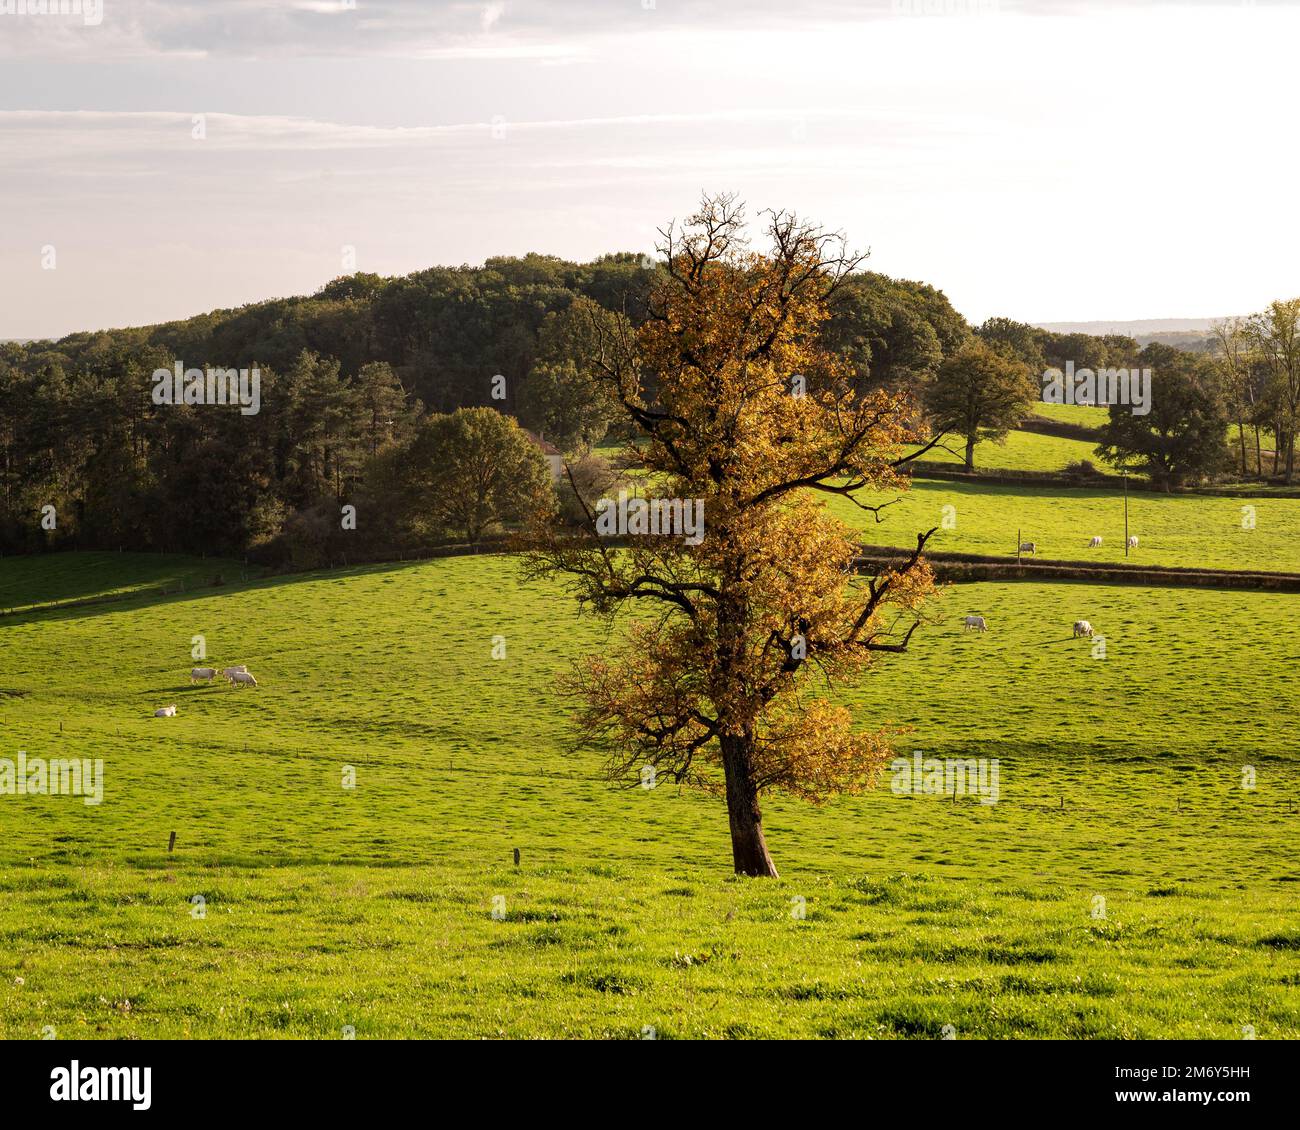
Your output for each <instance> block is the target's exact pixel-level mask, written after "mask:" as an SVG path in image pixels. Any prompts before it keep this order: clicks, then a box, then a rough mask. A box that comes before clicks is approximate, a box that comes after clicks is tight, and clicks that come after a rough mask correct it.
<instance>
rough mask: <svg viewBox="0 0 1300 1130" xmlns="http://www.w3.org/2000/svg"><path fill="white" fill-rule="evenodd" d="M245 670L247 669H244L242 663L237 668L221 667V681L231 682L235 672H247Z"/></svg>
mask: <svg viewBox="0 0 1300 1130" xmlns="http://www.w3.org/2000/svg"><path fill="white" fill-rule="evenodd" d="M247 670H248V668H247V667H245V666H244V665H243V664H242V663H241V664H240V665H239V666H238V667H223V668H222V669H221V677H222V678H223V679H227V680H230V681H232V682H233V681H234V675H235V672H236V671H247Z"/></svg>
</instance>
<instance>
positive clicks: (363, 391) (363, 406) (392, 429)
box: [353, 361, 418, 455]
mask: <svg viewBox="0 0 1300 1130" xmlns="http://www.w3.org/2000/svg"><path fill="white" fill-rule="evenodd" d="M353 396H354V403H355V405H356V407H357V409H358V412H359V418H358V420H357V425H358V430H359V432H360V436H361V443H362V447H363V448H364V450H365V452H366V454H368V455H374V454H375V452H377V451H378V450H379V449H380V448H381V447H384V446H385V445H387V444H389V443H394V442H397V441H399V440H401V439H402V438H405V437H407V436H409V435H410V433H411V431H412V429H413V428H414V417H415V415H416V414H417V413H418V408H417V407H414V406H408V404H407V401H406V390H405V389H404V388H403V387H402V382H401V381H399V380H398V379H397V376H396V374H394V372H393V367H392V366H391V365H389V364H388V362H387V361H372V362H370V363H369V364H367V365H362V366H361V370H360V372H358V373H357V377H356V380H355V381H354V382H353Z"/></svg>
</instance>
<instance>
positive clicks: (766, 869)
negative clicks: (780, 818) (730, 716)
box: [720, 735, 780, 879]
mask: <svg viewBox="0 0 1300 1130" xmlns="http://www.w3.org/2000/svg"><path fill="white" fill-rule="evenodd" d="M720 741H721V743H722V765H723V768H724V770H725V771H726V776H727V817H728V819H729V820H730V822H731V857H732V862H733V863H734V864H735V867H736V874H737V875H756V876H766V877H768V878H772V879H776V878H779V877H780V876H778V875H777V872H776V864H775V863H773V862H772V856H771V855H770V854H769V853H768V850H767V840H765V839H764V838H763V813H762V812H761V811H760V810H759V807H758V789H757V788H756V787H755V785H754V765H753V746H754V740H753V738H751V737H749V736H748V735H742V736H736V735H723V736H722V738H721V739H720Z"/></svg>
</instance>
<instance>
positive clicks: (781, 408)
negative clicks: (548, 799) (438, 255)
mask: <svg viewBox="0 0 1300 1130" xmlns="http://www.w3.org/2000/svg"><path fill="white" fill-rule="evenodd" d="M766 221H767V223H766V230H767V235H768V237H769V240H770V243H771V246H770V248H768V249H767V250H765V251H764V252H763V253H758V252H755V251H753V250H751V249H750V247H749V245H748V243H747V242H746V239H745V227H744V218H743V213H742V210H741V208H740V207H739V206H738V205H737V204H736V203H735V201H734V200H732V199H731V198H729V197H719V198H712V199H706V200H705V201H704V203H703V205H702V207H701V210H700V212H699V213H698V214H697V215H695V216H692V217H691V218H690V219H689V220H688V221H687V223H686V225H685V226H684V228H683V229H681V230H677V229H675V228H669V229H668V230H666V231H665V232H664V233H663V236H664V240H663V245H662V247H661V249H660V250H661V253H662V255H663V257H664V260H665V263H666V278H665V281H664V283H663V285H662V286H660V287H659V289H658V291H657V293H656V294H655V296H654V300H653V302H652V304H651V316H650V318H649V319H648V320H647V321H646V323H645V324H644V325H643V326H642V327H641V328H640V329H639V330H638V331H635V332H633V331H631V330H630V329H626V328H625V329H623V330H622V331H620V333H619V334H617V335H614V336H608V335H607V336H606V337H605V338H603V340H602V341H601V347H600V356H599V361H598V368H599V371H600V374H601V376H602V379H603V380H604V381H605V383H606V384H607V386H608V388H609V389H610V390H611V393H612V394H613V395H614V396H615V397H616V398H617V400H618V402H619V404H620V405H621V406H622V409H623V411H624V412H625V413H626V416H627V418H628V419H629V420H630V421H631V422H632V423H633V424H635V425H636V428H637V430H638V431H639V432H640V433H641V435H642V437H643V441H642V442H640V443H638V444H635V445H629V447H628V449H627V451H626V452H625V455H624V458H625V459H626V460H627V462H628V464H629V465H630V466H631V467H632V468H633V469H634V472H635V476H636V481H637V482H638V483H640V484H641V485H642V486H643V487H644V490H645V493H646V494H648V495H651V496H654V497H656V498H667V499H683V500H690V499H698V500H701V502H702V504H703V515H704V538H703V540H702V541H701V542H700V543H699V544H697V545H688V544H686V543H685V541H684V539H683V538H682V537H680V536H670V535H662V534H661V535H657V536H632V537H628V538H621V539H617V540H616V539H613V538H609V537H602V536H600V535H599V533H598V529H599V526H598V523H597V520H596V511H597V508H598V505H599V500H596V499H583V500H582V505H583V507H584V509H585V511H586V514H587V518H588V523H587V526H586V528H585V529H583V530H581V531H579V532H578V533H577V534H572V533H563V534H561V533H560V532H559V531H557V530H555V529H554V528H552V527H550V526H549V525H546V524H543V523H539V526H538V528H537V529H536V530H535V531H534V534H533V537H532V541H531V546H530V550H529V553H528V554H527V557H526V561H527V564H528V568H529V569H530V571H531V573H532V574H533V575H537V576H541V575H550V574H562V575H564V576H566V577H568V578H569V579H570V580H571V581H572V582H574V583H575V585H576V587H577V590H578V596H579V599H580V601H581V602H582V603H583V605H584V606H585V607H586V608H588V609H589V610H592V611H594V612H596V613H598V614H601V615H605V616H611V617H612V616H614V615H615V614H616V613H617V612H618V611H619V610H621V609H624V608H627V607H632V608H638V609H643V610H645V611H648V612H650V613H651V615H648V616H639V617H637V618H636V619H635V620H634V621H633V623H632V624H631V625H630V626H629V628H628V629H627V631H626V633H625V634H624V636H623V639H622V642H621V643H620V644H619V645H618V646H617V647H616V648H615V650H614V651H613V652H612V653H611V654H607V655H602V656H591V657H589V658H587V659H586V660H584V661H582V662H581V663H579V664H578V666H577V669H576V670H575V672H574V674H573V676H572V678H571V679H570V681H569V683H568V689H570V690H571V691H573V692H574V693H575V694H576V696H577V698H578V700H579V702H580V704H581V705H580V715H579V721H580V725H581V729H582V733H583V735H584V737H585V738H586V739H587V740H589V741H591V742H595V743H599V744H601V745H602V746H603V747H604V748H605V749H607V750H608V751H610V756H609V763H608V768H609V772H610V774H611V776H612V777H614V778H626V779H629V780H639V775H640V772H641V770H642V768H643V767H644V766H647V765H650V766H653V767H654V769H655V773H656V775H657V777H658V778H661V779H667V780H670V781H677V782H681V783H683V784H689V785H692V786H696V787H700V788H704V789H708V790H713V791H717V792H719V793H721V794H722V795H724V796H725V797H726V800H727V807H728V813H729V816H730V821H731V832H732V851H733V862H734V864H735V868H736V870H737V871H738V872H741V873H744V874H751V875H775V874H776V869H775V866H774V865H773V864H772V860H771V856H770V854H769V853H768V851H767V846H766V842H765V840H764V836H763V830H762V817H761V812H760V810H759V806H758V798H759V795H760V794H761V793H762V792H763V791H765V790H768V789H781V790H784V791H786V792H788V793H791V794H793V795H795V796H799V797H803V798H805V799H807V800H810V801H814V802H817V801H822V800H824V799H826V798H828V797H830V796H833V795H835V794H837V793H844V792H850V793H852V792H857V791H860V790H862V789H864V788H868V787H870V786H871V785H872V784H873V783H874V781H875V779H876V777H877V775H878V773H879V771H880V769H881V767H882V766H883V764H884V763H885V762H886V761H887V760H888V759H889V757H890V747H889V741H888V729H887V727H882V726H877V727H876V730H875V731H869V732H862V731H859V730H855V729H854V727H853V723H852V719H851V717H850V715H849V713H848V711H847V710H845V709H843V708H842V707H838V706H834V705H832V704H831V703H829V702H827V701H826V700H825V699H824V698H822V697H820V696H819V694H818V693H817V692H818V691H824V689H825V688H826V687H827V686H833V685H834V684H835V683H837V682H844V681H848V680H852V679H855V678H857V677H859V676H861V675H862V674H863V672H865V671H866V670H867V669H868V668H869V667H870V665H871V664H872V662H873V661H874V660H875V659H876V657H877V656H878V655H879V653H881V652H898V651H902V650H904V649H905V648H906V646H907V643H908V641H909V640H910V638H911V635H912V633H913V631H914V630H915V628H916V627H917V625H918V624H919V623H920V622H921V607H922V604H923V602H924V601H925V598H926V596H927V595H928V594H929V592H930V591H931V590H932V588H933V578H932V576H931V573H930V570H929V567H928V566H927V565H926V563H925V560H924V558H923V556H922V551H923V549H924V546H925V541H926V538H927V537H928V536H929V535H928V534H921V535H919V536H918V539H917V548H916V551H915V553H913V554H912V556H911V557H910V558H909V559H908V560H907V561H906V562H905V563H904V564H903V565H902V566H901V567H900V568H899V569H897V570H896V571H893V572H889V573H885V574H881V575H878V576H871V575H863V574H861V573H859V572H857V571H856V570H855V558H856V555H857V552H858V551H857V546H856V544H855V541H854V538H853V533H852V531H851V530H850V529H849V528H848V527H847V526H846V525H845V524H844V523H843V522H841V521H839V520H837V519H835V518H834V517H832V516H831V515H830V514H829V513H828V512H827V510H826V509H825V507H824V506H822V505H821V503H820V501H819V500H818V498H817V495H818V494H827V493H833V494H839V495H842V496H845V497H849V498H852V499H853V500H854V501H856V502H857V503H858V504H859V506H861V507H862V509H863V511H864V513H878V511H879V510H880V508H881V505H882V503H880V502H879V501H878V500H879V498H880V496H881V495H882V492H896V491H899V490H902V489H905V487H906V478H905V476H902V475H900V473H899V470H898V468H899V466H900V465H901V464H902V463H903V462H905V461H906V460H905V458H904V457H903V455H902V447H903V444H904V443H906V442H909V441H911V440H912V439H914V434H913V433H914V424H913V421H914V420H915V418H916V413H915V408H914V406H913V405H912V404H910V403H908V402H907V401H906V400H905V399H902V398H900V397H898V396H896V395H893V394H890V393H886V392H882V391H879V390H877V391H873V392H871V393H868V394H865V395H862V394H859V393H858V392H857V391H855V390H856V384H855V381H854V379H853V378H854V374H853V373H851V372H850V371H849V370H848V369H847V367H846V366H845V364H844V363H843V361H842V360H841V359H840V358H839V357H837V356H835V355H833V354H831V353H830V352H828V351H827V350H825V349H824V348H822V347H821V345H820V344H819V329H820V327H821V326H822V324H823V322H824V321H825V319H826V317H827V301H828V299H829V298H830V296H831V294H832V293H833V292H834V290H835V288H836V287H837V286H838V285H839V282H840V281H841V280H842V279H843V278H844V277H845V275H846V274H848V273H849V272H851V271H852V270H853V269H854V268H855V267H856V266H857V265H858V263H859V262H860V258H859V257H857V256H853V255H850V254H848V253H847V252H846V251H845V249H844V246H843V241H842V239H840V238H839V237H837V236H832V235H829V234H827V233H825V232H822V231H821V230H820V229H817V228H815V227H812V226H811V225H808V224H805V223H802V222H800V221H799V220H798V219H797V218H796V217H794V216H792V215H789V214H787V213H768V214H766Z"/></svg>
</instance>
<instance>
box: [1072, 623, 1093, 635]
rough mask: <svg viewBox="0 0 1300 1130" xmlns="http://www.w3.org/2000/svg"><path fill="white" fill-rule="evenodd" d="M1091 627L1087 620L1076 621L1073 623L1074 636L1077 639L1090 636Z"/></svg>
mask: <svg viewBox="0 0 1300 1130" xmlns="http://www.w3.org/2000/svg"><path fill="white" fill-rule="evenodd" d="M1091 635H1092V625H1091V624H1089V623H1088V621H1087V620H1076V621H1075V622H1074V636H1075V639H1078V638H1079V637H1080V636H1091Z"/></svg>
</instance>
